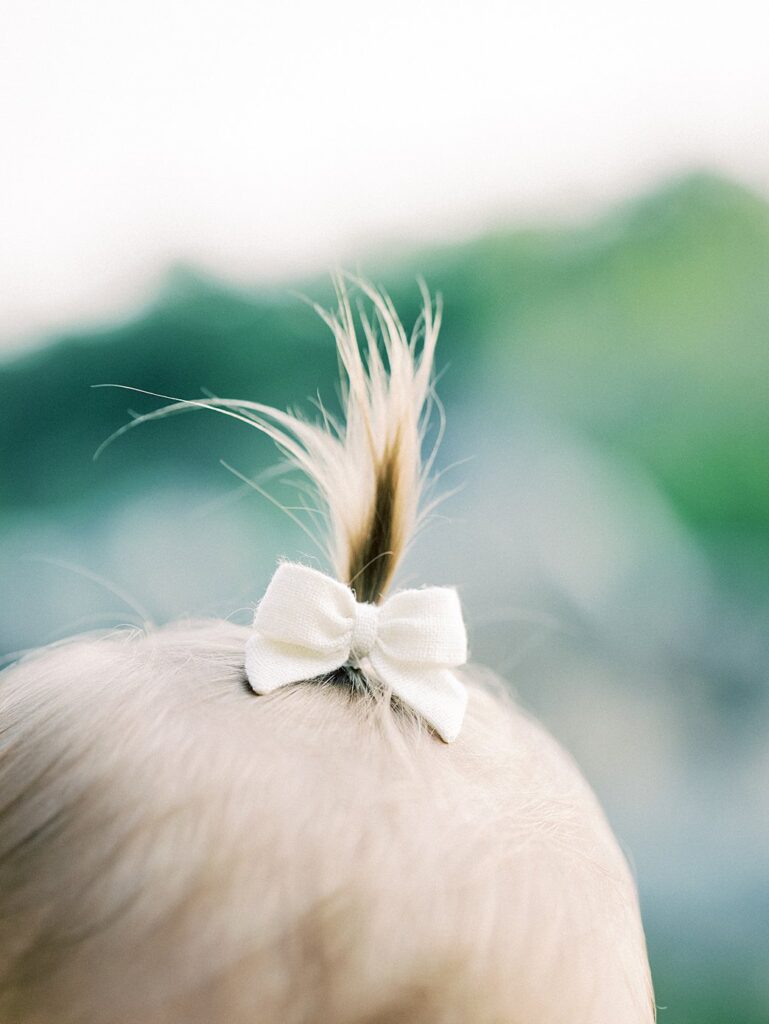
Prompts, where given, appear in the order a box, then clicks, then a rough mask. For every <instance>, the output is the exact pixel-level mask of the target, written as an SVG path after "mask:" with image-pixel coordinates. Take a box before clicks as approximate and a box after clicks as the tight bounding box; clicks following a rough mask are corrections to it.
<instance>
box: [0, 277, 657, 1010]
mask: <svg viewBox="0 0 769 1024" xmlns="http://www.w3.org/2000/svg"><path fill="white" fill-rule="evenodd" d="M364 291H365V293H366V294H367V295H368V296H369V298H370V300H371V302H372V303H373V307H374V315H375V321H374V322H373V323H372V322H371V321H369V320H368V319H366V318H365V317H364V318H363V320H362V325H363V327H362V329H363V334H364V339H365V342H364V349H365V355H363V356H362V355H361V350H360V346H359V344H358V340H357V338H356V327H355V318H354V316H353V313H352V309H351V305H350V301H349V298H348V295H347V290H346V288H345V287H344V286H343V285H340V287H339V310H338V312H337V313H336V314H335V315H328V314H324V316H325V317H326V318H327V322H328V323H329V325H330V326H331V328H332V330H333V332H334V335H335V337H336V342H337V347H338V351H339V354H340V360H341V364H342V367H343V370H344V374H345V381H346V384H345V388H344V391H343V405H344V418H343V419H342V421H341V422H336V421H332V419H331V418H330V417H329V416H328V415H327V414H324V415H323V416H322V418H321V421H320V423H318V424H315V423H311V422H308V421H306V420H303V419H300V418H298V417H295V416H290V415H289V414H286V413H281V412H279V411H277V410H273V409H270V408H269V407H265V406H261V405H258V404H256V403H249V402H224V401H223V400H209V401H205V402H199V403H191V405H193V406H200V405H202V406H205V407H208V408H213V409H216V410H217V411H219V412H222V413H224V414H226V415H230V416H235V417H237V418H240V419H244V420H245V421H246V422H248V423H251V424H253V425H254V426H256V427H258V428H259V429H261V430H264V431H266V432H267V433H268V434H270V435H271V436H272V437H273V438H274V439H275V440H276V441H277V442H278V444H279V445H280V447H281V448H282V449H283V451H284V452H285V454H286V455H287V456H288V457H289V459H291V460H293V462H294V463H295V464H296V465H298V466H300V467H301V468H302V469H303V470H304V471H305V472H306V473H307V474H308V475H309V476H310V478H311V479H312V480H313V481H314V483H315V486H316V488H317V489H318V491H319V492H320V494H321V495H322V497H324V498H325V501H326V508H327V510H328V520H327V523H328V533H327V536H328V540H329V554H330V561H331V564H332V566H333V567H334V569H335V572H336V573H337V575H338V576H339V578H340V579H342V580H344V581H345V582H351V583H353V584H354V586H355V588H356V591H357V592H358V594H359V595H360V596H361V599H365V600H373V601H376V600H379V599H380V598H381V596H382V595H383V594H384V592H385V591H386V589H387V586H388V585H389V583H390V581H391V580H392V577H393V574H394V572H395V570H396V568H397V565H398V562H399V559H400V557H401V556H402V554H403V551H404V550H405V548H406V546H407V545H408V543H409V540H410V538H411V536H412V534H413V530H414V528H415V526H416V524H417V522H418V519H419V508H420V503H419V500H420V494H421V491H422V489H423V485H424V482H425V469H424V467H423V466H422V465H421V462H420V451H421V447H422V428H423V425H424V413H425V409H426V405H427V404H428V403H429V399H430V388H431V383H430V381H431V368H432V360H433V351H434V346H435V340H436V337H437V332H438V326H439V319H440V318H439V315H438V314H436V313H435V312H434V310H433V308H432V306H431V304H430V302H429V301H428V300H427V299H426V301H425V309H424V313H423V316H422V318H421V321H420V328H419V331H418V332H415V333H414V334H413V335H412V336H411V337H410V338H408V337H407V336H406V334H405V333H404V331H403V328H402V327H401V325H400V322H399V321H398V318H397V317H396V316H395V312H394V310H393V308H392V305H391V303H390V302H389V300H387V299H386V298H385V297H383V296H381V295H380V294H379V293H377V292H375V291H373V290H372V289H370V288H368V286H364ZM178 408H179V405H178V404H176V403H174V404H173V405H172V406H166V407H164V408H163V409H161V410H158V411H157V412H156V413H152V414H150V416H156V415H163V414H166V413H167V412H168V411H169V410H171V409H174V410H175V409H178ZM248 635H249V631H248V629H246V628H244V627H240V626H236V625H232V624H230V623H228V622H224V621H201V622H182V623H175V624H173V625H170V626H167V627H165V628H163V629H159V630H154V631H149V632H139V631H134V632H130V631H120V632H115V633H110V634H106V635H99V636H93V637H82V638H79V639H75V640H73V641H70V642H68V643H66V644H62V645H59V646H57V647H54V648H49V649H45V650H42V651H40V652H37V653H36V654H34V655H33V656H31V657H29V658H27V659H25V660H24V661H22V662H21V663H19V664H17V665H16V666H14V667H13V668H11V669H10V670H8V671H6V672H5V673H4V674H3V675H2V676H0V1024H11V1022H13V1024H33V1022H34V1024H38V1022H41V1024H42V1022H50V1021H54V1020H55V1021H56V1022H57V1024H69V1022H72V1024H75V1022H78V1024H129V1022H138V1021H142V1022H147V1024H178V1022H181V1021H184V1022H193V1024H194V1022H201V1024H202V1022H212V1021H217V1022H222V1024H241V1022H243V1024H245V1022H249V1024H273V1022H276V1021H280V1022H281V1024H307V1022H318V1024H326V1022H329V1024H330V1022H334V1024H394V1022H399V1021H404V1022H405V1021H410V1022H418V1024H422V1022H423V1024H455V1022H456V1024H460V1022H462V1024H465V1022H467V1021H474V1022H476V1024H508V1022H509V1024H540V1022H541V1024H559V1022H563V1024H581V1022H585V1024H587V1022H590V1024H618V1022H622V1024H641V1022H649V1021H651V1020H653V1017H654V1009H653V1000H652V996H651V986H650V980H649V969H648V964H647V958H646V952H645V945H644V938H643V931H642V928H641V924H640V917H639V913H638V906H637V899H636V894H635V887H634V884H633V881H632V878H631V875H630V872H629V870H628V867H627V864H626V862H625V859H624V857H623V856H622V853H621V852H620V850H619V848H618V846H617V843H616V841H615V839H614V837H613V835H612V833H611V831H610V829H609V827H608V825H607V823H606V821H605V819H604V817H603V814H602V812H601V810H600V808H599V807H598V804H597V802H596V800H595V798H594V796H593V795H592V793H591V792H590V790H589V788H588V786H587V785H586V783H585V782H584V781H583V779H582V778H581V776H580V774H579V772H578V770H577V769H576V768H575V766H574V765H573V764H572V762H571V761H570V760H569V758H568V757H567V756H566V755H565V754H564V752H563V751H562V750H561V749H560V748H559V747H558V746H557V744H556V743H555V742H554V741H553V740H552V739H551V738H550V737H549V736H548V735H547V734H546V733H545V732H544V730H543V729H542V728H541V727H540V726H539V725H537V724H536V723H535V722H533V721H532V720H531V719H530V718H529V717H528V716H526V715H525V714H523V713H522V712H521V711H520V710H519V709H517V708H516V707H515V706H514V704H513V703H512V701H511V700H510V698H509V697H508V696H507V695H506V694H505V691H504V688H503V687H502V686H501V685H500V684H499V683H498V682H497V681H495V680H493V679H492V678H490V677H489V676H488V675H487V674H484V673H483V672H482V670H479V669H472V670H469V671H468V672H466V674H465V682H466V683H467V686H468V690H469V704H468V711H467V716H466V720H465V723H464V726H463V729H462V732H461V734H460V737H459V738H458V739H457V740H456V742H455V743H454V744H452V745H451V746H446V745H444V744H442V743H440V742H438V741H436V739H435V737H434V735H433V734H432V733H430V731H429V730H428V729H427V728H426V727H425V726H424V724H423V723H421V722H420V720H419V719H418V718H416V717H415V716H413V715H410V714H409V713H408V711H407V710H406V709H404V708H403V707H400V706H397V705H396V704H395V703H394V702H391V701H390V700H389V699H387V695H383V694H382V693H381V692H379V691H377V690H376V688H374V687H371V688H367V687H365V686H363V687H361V686H356V687H351V686H350V685H349V680H348V679H347V677H346V676H345V674H343V673H341V674H339V675H338V676H336V677H334V678H331V679H328V680H325V681H324V682H318V681H311V682H306V683H301V684H298V685H295V686H291V687H286V688H284V689H281V690H277V691H275V692H274V693H272V694H270V695H268V696H261V697H256V696H255V695H254V694H253V693H251V692H250V691H249V690H248V688H247V686H246V683H245V674H244V668H243V649H244V645H245V642H246V639H247V637H248Z"/></svg>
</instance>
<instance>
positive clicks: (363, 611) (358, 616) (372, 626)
mask: <svg viewBox="0 0 769 1024" xmlns="http://www.w3.org/2000/svg"><path fill="white" fill-rule="evenodd" d="M378 626H379V608H377V606H376V605H375V604H368V603H367V602H365V601H356V603H355V621H354V623H353V627H352V636H351V637H350V657H351V658H352V660H353V661H355V662H360V661H362V660H363V659H364V658H368V656H369V654H371V652H372V650H373V649H374V644H375V643H376V641H377V628H378Z"/></svg>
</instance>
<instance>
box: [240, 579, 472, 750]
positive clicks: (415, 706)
mask: <svg viewBox="0 0 769 1024" xmlns="http://www.w3.org/2000/svg"><path fill="white" fill-rule="evenodd" d="M364 659H365V660H366V661H367V664H368V666H370V668H371V670H372V671H373V673H374V675H375V676H376V678H377V680H378V681H379V682H380V683H381V684H382V685H383V686H385V687H386V688H388V689H389V690H390V691H391V692H392V694H393V695H394V696H395V697H397V698H398V699H399V700H401V701H402V702H403V703H404V704H406V705H408V706H409V707H410V708H412V710H414V711H415V712H417V714H419V715H421V716H422V717H423V718H424V719H425V720H426V721H427V722H428V724H429V725H431V726H432V727H433V729H435V731H436V732H437V733H438V734H439V735H440V736H441V737H442V738H443V739H444V740H445V741H446V742H447V743H448V742H451V741H452V740H453V739H455V738H456V736H457V734H458V733H459V729H460V727H461V724H462V719H463V716H464V712H465V706H466V704H467V693H466V691H465V688H464V686H463V684H462V683H461V682H460V681H459V680H458V679H457V677H456V676H455V674H454V672H453V671H452V670H453V669H455V668H457V667H459V666H460V665H463V664H464V663H465V661H466V660H467V636H466V633H465V626H464V621H463V619H462V610H461V608H460V604H459V598H458V596H457V593H456V591H455V590H451V589H449V588H444V587H426V588H424V589H422V590H403V591H400V592H399V593H397V594H394V595H393V596H392V597H390V598H389V599H388V600H386V601H385V602H384V603H383V604H382V605H381V606H377V605H372V604H367V603H363V602H360V603H359V602H357V601H356V600H355V595H354V594H353V592H352V590H350V588H349V587H346V586H345V585H344V584H343V583H340V582H339V581H338V580H334V579H331V577H330V576H326V575H325V574H324V573H321V572H318V571H317V570H316V569H310V568H308V567H307V566H303V565H296V564H293V563H290V562H283V563H282V564H281V565H279V566H278V569H277V570H276V572H275V575H274V576H273V578H272V580H271V581H270V585H269V587H268V588H267V591H266V593H265V595H264V597H263V598H262V600H261V601H260V602H259V605H258V607H257V609H256V614H255V616H254V631H253V633H252V635H251V637H250V638H249V640H248V641H247V643H246V674H247V676H248V681H249V683H250V685H251V688H252V689H253V690H254V692H256V693H270V692H272V691H273V690H275V689H277V688H278V687H281V686H287V685H289V684H291V683H298V682H302V681H305V680H311V679H315V678H317V677H319V676H324V675H328V674H330V673H331V672H334V671H335V670H336V669H339V668H342V666H344V665H347V664H353V665H358V664H360V662H361V661H363V660H364Z"/></svg>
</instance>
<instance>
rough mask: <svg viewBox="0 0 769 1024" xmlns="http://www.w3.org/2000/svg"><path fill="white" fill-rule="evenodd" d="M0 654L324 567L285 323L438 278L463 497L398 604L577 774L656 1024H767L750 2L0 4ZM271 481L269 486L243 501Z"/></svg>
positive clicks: (757, 123)
mask: <svg viewBox="0 0 769 1024" xmlns="http://www.w3.org/2000/svg"><path fill="white" fill-rule="evenodd" d="M4 21H5V22H6V24H5V26H4V32H3V37H2V43H0V47H2V50H3V52H2V54H1V55H0V56H2V60H0V86H1V88H0V97H2V99H0V103H2V104H3V106H4V111H3V119H2V123H3V125H4V126H5V127H4V140H5V143H6V145H5V147H4V149H5V156H4V159H3V161H2V165H0V194H1V195H2V203H1V204H0V216H1V217H2V224H1V225H0V228H1V229H2V230H1V232H0V234H1V235H2V246H0V331H1V332H2V333H0V579H2V589H1V590H0V649H1V651H2V653H5V654H7V655H8V656H12V655H13V652H17V651H20V650H23V649H25V648H27V647H30V646H34V645H37V644H41V643H46V642H50V641H54V640H56V639H58V638H60V637H62V636H66V635H67V634H69V633H71V632H73V631H79V630H85V629H92V628H99V627H103V626H109V625H113V624H115V623H121V622H137V621H138V622H141V621H144V620H145V619H151V620H153V621H163V620H166V619H169V618H171V617H174V616H177V615H180V614H187V613H194V614H201V613H202V614H221V615H235V616H238V617H241V618H243V619H244V620H247V618H248V608H249V605H250V604H251V603H252V602H253V601H254V600H255V599H256V598H257V597H258V596H259V594H260V593H261V591H262V589H263V587H264V585H265V583H266V581H267V579H268V577H269V574H270V572H271V570H272V568H273V566H274V562H275V557H276V555H277V554H279V553H280V554H287V555H290V556H297V555H302V554H306V555H307V556H308V557H311V556H314V552H311V551H309V549H308V542H307V539H306V538H305V536H304V534H302V533H301V531H300V530H299V529H298V528H296V527H295V525H294V524H293V523H292V522H291V521H290V520H289V519H288V518H287V517H281V516H280V515H279V513H278V512H277V511H276V510H275V508H274V507H273V506H272V505H270V504H269V502H267V501H266V500H264V499H262V498H260V497H259V495H258V494H255V493H254V492H253V491H249V489H248V488H244V487H242V486H241V485H240V484H239V482H238V481H237V480H236V479H235V478H234V477H232V476H231V475H229V474H228V473H227V472H226V470H225V469H223V468H222V466H221V462H220V460H224V461H225V462H227V463H229V464H231V465H233V466H234V467H236V468H237V469H238V470H239V471H241V472H243V473H245V474H247V475H255V476H257V478H258V479H262V481H263V483H264V485H265V486H267V487H269V488H270V489H271V491H272V493H274V494H275V495H276V496H277V497H278V498H281V499H283V500H285V499H286V498H287V497H288V494H289V492H287V491H286V490H285V486H284V484H283V483H281V481H280V479H277V478H271V477H270V475H269V468H270V467H271V466H272V465H274V461H275V454H274V452H273V451H272V450H271V448H270V446H269V444H268V443H267V442H266V441H264V440H263V439H261V438H260V437H259V436H258V435H256V433H255V432H252V431H249V430H247V429H246V428H245V427H242V426H240V425H237V424H233V423H232V422H231V421H228V420H226V419H225V418H223V417H221V418H217V417H215V416H213V415H207V414H194V415H190V416H183V417H175V418H172V419H169V420H167V421H163V422H160V423H155V424H150V425H148V426H145V427H143V428H141V429H140V430H137V431H135V432H133V433H131V434H129V435H128V436H127V437H126V438H123V439H121V440H119V441H118V442H117V443H116V444H115V445H113V446H112V447H110V448H108V449H107V450H106V451H105V452H104V454H103V455H102V456H101V457H100V459H99V460H98V461H96V462H94V461H93V460H92V456H93V454H94V451H95V450H96V448H97V447H98V445H99V444H100V442H102V441H103V440H104V439H105V437H107V436H108V435H109V434H110V433H111V432H112V431H113V430H114V429H116V428H117V427H119V426H120V425H121V424H122V423H124V422H125V421H126V420H127V419H128V418H129V416H130V415H131V414H132V413H134V412H143V411H147V410H148V409H151V408H153V407H154V404H155V403H154V402H153V401H152V400H151V399H148V398H146V397H143V396H141V395H138V394H130V395H129V394H128V393H127V392H121V391H117V390H111V389H98V390H93V389H92V388H91V385H93V384H104V383H119V384H126V385H133V386H135V387H137V388H144V389H148V390H153V391H159V392H164V393H167V394H171V395H178V396H183V397H192V398H194V397H198V396H200V395H201V393H204V389H205V391H206V392H213V393H216V394H218V395H224V396H228V397H250V398H255V399H259V400H262V401H267V402H271V403H274V404H276V405H278V406H285V405H287V404H293V405H296V404H297V403H300V402H301V400H302V399H303V398H304V397H305V396H313V395H315V394H316V393H317V392H318V391H319V392H320V393H321V395H322V396H323V397H324V399H325V400H326V401H327V402H330V403H332V404H333V401H334V375H335V359H334V354H333V350H332V346H331V343H330V338H329V337H328V336H327V332H326V331H325V328H324V327H323V326H322V324H320V322H319V321H318V319H317V318H316V317H315V315H314V313H313V312H312V311H311V310H310V309H309V308H308V306H307V305H305V304H304V303H303V302H301V301H300V300H299V299H297V298H296V297H295V296H294V294H293V290H294V289H298V290H301V291H302V292H304V293H306V294H308V295H310V296H312V297H313V298H315V299H319V300H321V301H330V300H331V290H330V286H329V283H328V278H327V276H326V274H325V270H326V269H327V268H328V267H329V266H332V265H334V264H335V263H337V262H343V263H345V265H347V266H349V267H352V268H353V269H360V270H362V271H363V272H365V273H366V274H368V275H370V276H372V277H373V278H374V279H375V280H376V281H377V282H378V283H380V284H382V285H384V286H385V287H386V288H388V289H389V290H390V292H391V294H392V296H393V298H394V300H395V302H396V304H397V305H398V307H399V309H400V311H401V312H402V315H403V317H404V319H405V320H406V321H407V322H408V321H410V320H412V319H413V317H414V316H415V314H416V312H417V309H418V301H419V296H418V291H417V288H416V285H415V279H416V276H417V275H418V274H421V275H424V277H425V278H426V279H427V282H428V283H429V285H430V286H431V288H432V289H433V290H438V291H440V292H442V294H443V296H444V300H445V329H444V332H443V338H442V343H441V348H440V354H439V364H440V367H441V368H442V369H443V370H444V372H443V375H442V377H441V382H440V394H441V396H442V398H443V401H444V403H445V407H446V411H447V415H448V428H447V432H446V438H445V443H444V445H443V448H442V451H441V456H440V460H439V461H440V467H439V468H441V469H446V470H447V473H446V476H445V478H444V482H445V486H446V489H447V490H449V491H451V490H452V489H454V488H457V487H459V488H460V489H459V490H458V491H457V492H456V493H454V494H453V495H452V496H451V497H449V498H448V499H447V500H446V502H445V504H444V506H443V507H442V509H441V513H442V515H441V517H439V518H437V519H436V520H435V521H434V523H433V525H432V528H431V529H430V530H429V531H428V532H427V533H425V535H424V536H423V537H422V539H421V541H420V543H419V545H418V546H417V547H416V548H415V549H414V552H413V555H412V557H411V559H410V562H409V564H408V566H407V569H406V573H405V575H404V580H409V579H412V580H424V579H427V580H430V581H431V582H436V583H440V582H455V583H458V584H459V586H460V587H461V590H462V594H463V599H464V604H465V608H466V611H467V617H468V619H469V624H470V629H471V635H472V645H473V653H474V656H475V658H476V659H477V660H478V661H482V662H485V663H487V664H489V665H491V666H493V667H494V668H496V669H497V670H498V671H499V672H501V673H502V674H503V675H504V676H505V677H506V678H507V679H508V680H509V681H510V683H511V685H512V686H513V687H514V688H515V690H516V692H517V693H518V695H519V698H520V700H521V702H522V703H523V704H524V705H525V706H526V707H528V708H531V709H533V710H534V711H535V712H536V713H537V714H538V715H539V716H540V717H541V718H542V719H543V720H544V721H545V722H546V724H547V725H548V726H549V728H550V729H551V730H552V731H553V732H554V733H555V734H556V735H557V736H558V737H559V738H561V739H562V740H563V741H564V742H565V743H566V744H567V745H568V746H569V748H570V749H571V750H572V751H573V752H574V753H575V755H576V756H577V758H578V759H579V761H580V763H581V765H582V766H583V768H584V770H585V772H586V774H587V776H588V777H589V779H590V781H591V782H592V783H593V785H594V786H595V788H596V789H597V791H598V793H599V794H600V796H601V798H602V800H603V802H604V804H605V806H606V807H607V810H608V813H609V816H610V818H611V820H612V822H613V824H614V826H615V828H616V830H617V832H618V834H619V836H620V837H621V839H622V842H623V844H624V845H625V847H626V849H627V851H628V853H629V856H630V857H631V860H632V862H633V864H634V867H635V870H636V873H637V876H638V881H639V886H640V891H641V899H642V905H643V911H644V916H645V920H646V924H647V930H648V936H649V945H650V952H651V957H652V963H653V969H654V974H655V981H656V987H657V998H658V1003H659V1005H660V1007H661V1009H660V1020H661V1021H662V1022H663V1024H666V1022H669V1024H695V1022H696V1024H759V1022H760V1024H766V1022H767V1021H769V886H768V885H767V873H768V872H767V869H768V868H769V826H768V824H767V823H768V822H769V785H767V783H768V782H769V464H768V461H767V453H768V450H769V449H768V446H769V287H768V286H769V204H768V202H767V196H769V137H768V136H767V128H768V127H769V73H767V70H766V58H765V41H766V38H767V32H766V30H767V28H768V27H769V24H767V15H766V12H765V9H764V7H763V6H762V5H752V4H748V3H744V2H740V0H738V2H736V3H733V4H731V5H729V8H728V10H724V9H722V8H721V6H720V5H719V6H718V7H717V6H716V5H707V4H703V3H687V2H673V3H664V4H663V3H662V2H661V0H651V2H650V3H648V4H646V5H644V6H643V7H641V6H637V7H634V8H631V7H629V6H624V5H617V4H616V3H612V4H610V3H608V2H604V0H586V2H585V3H583V4H582V5H574V4H566V3H554V4H549V5H536V6H535V5H525V6H524V5H511V4H509V3H504V4H502V3H493V2H488V0H480V2H478V3H475V4H473V5H467V6H465V5H461V6H460V5H454V6H452V5H446V4H438V3H435V2H428V3H424V4H420V5H407V4H404V3H400V2H397V0H396V2H391V3H389V4H388V5H386V6H385V7H377V8H375V7H374V6H371V5H367V4H360V3H358V4H351V3H345V2H343V0H332V2H330V3H327V4H325V5H309V4H301V3H300V4H281V5H279V4H272V3H269V4H262V5H254V4H246V3H243V2H234V3H231V4H226V5H214V4H212V3H203V2H199V3H194V2H190V0H187V2H186V3H184V4H182V3H180V2H175V0H153V2H152V3H149V2H148V0H136V2H134V3H131V4H118V3H116V2H111V0H101V2H99V3H96V2H91V0H81V2H74V3H70V4H61V3H54V2H53V0H44V2H41V3H36V4H29V3H23V4H22V3H20V2H18V3H17V2H14V0H11V2H10V3H8V4H6V7H5V18H4ZM259 474H264V476H262V477H260V476H259Z"/></svg>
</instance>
